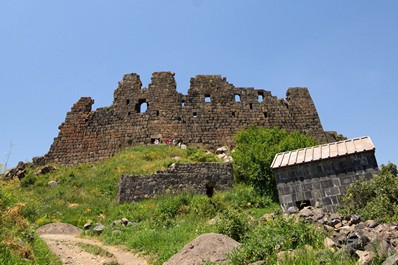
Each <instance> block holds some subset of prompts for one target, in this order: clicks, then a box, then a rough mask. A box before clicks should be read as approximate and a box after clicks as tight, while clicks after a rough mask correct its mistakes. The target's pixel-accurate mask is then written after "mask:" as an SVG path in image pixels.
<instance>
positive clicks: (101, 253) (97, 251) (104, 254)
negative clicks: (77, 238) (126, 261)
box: [76, 242, 113, 258]
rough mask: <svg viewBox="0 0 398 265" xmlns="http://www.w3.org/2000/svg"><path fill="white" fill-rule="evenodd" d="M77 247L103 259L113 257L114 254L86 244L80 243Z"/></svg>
mask: <svg viewBox="0 0 398 265" xmlns="http://www.w3.org/2000/svg"><path fill="white" fill-rule="evenodd" d="M76 246H78V247H79V248H81V249H83V250H84V251H85V252H88V253H91V254H93V255H97V256H101V257H109V258H111V257H113V254H112V253H110V252H108V251H106V250H105V249H103V248H101V247H98V246H94V245H91V244H86V243H82V242H79V243H77V244H76Z"/></svg>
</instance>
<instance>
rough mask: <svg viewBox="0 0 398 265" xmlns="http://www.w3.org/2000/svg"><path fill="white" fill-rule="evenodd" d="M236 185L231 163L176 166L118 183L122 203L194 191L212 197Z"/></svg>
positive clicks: (124, 178) (125, 179)
mask: <svg viewBox="0 0 398 265" xmlns="http://www.w3.org/2000/svg"><path fill="white" fill-rule="evenodd" d="M233 182H234V176H233V169H232V165H231V164H230V163H197V164H174V165H172V166H171V167H170V168H169V169H168V170H164V171H158V172H157V173H156V174H153V175H145V176H127V175H124V176H122V177H121V179H120V181H119V203H124V202H134V201H138V200H142V199H147V198H152V197H154V196H156V195H160V194H165V193H176V192H183V191H193V192H197V193H200V194H207V195H208V196H212V195H213V192H214V191H215V190H218V191H220V190H226V189H228V188H230V187H232V185H233Z"/></svg>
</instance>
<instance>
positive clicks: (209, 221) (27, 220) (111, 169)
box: [0, 128, 396, 264]
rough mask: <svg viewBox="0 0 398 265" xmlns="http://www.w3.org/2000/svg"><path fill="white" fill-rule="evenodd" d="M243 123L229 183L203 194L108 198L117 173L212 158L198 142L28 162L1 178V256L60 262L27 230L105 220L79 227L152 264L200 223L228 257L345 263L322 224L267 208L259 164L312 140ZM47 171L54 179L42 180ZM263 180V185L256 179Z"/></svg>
mask: <svg viewBox="0 0 398 265" xmlns="http://www.w3.org/2000/svg"><path fill="white" fill-rule="evenodd" d="M249 132H251V133H247V132H242V133H240V134H239V135H238V137H237V148H236V151H235V153H234V155H233V156H234V159H235V160H234V163H235V167H237V168H238V169H237V172H236V174H237V175H236V177H237V182H238V183H237V184H236V185H235V186H234V187H233V188H232V189H231V190H229V191H226V192H216V193H215V194H214V196H213V197H212V198H208V197H207V196H203V195H198V194H193V193H189V192H184V193H178V194H166V195H163V196H159V197H156V198H154V199H149V200H144V201H140V202H136V203H133V204H131V203H125V204H121V205H118V204H117V191H118V180H119V178H120V176H121V175H122V174H131V175H139V174H149V173H154V172H156V170H159V169H166V168H168V167H169V166H170V165H171V164H172V163H175V162H177V161H178V162H182V163H184V162H195V161H202V162H203V161H217V157H216V156H215V155H211V154H207V153H206V152H205V151H204V150H201V149H196V148H188V150H181V149H179V148H174V147H170V146H164V145H159V146H155V145H154V146H138V147H132V148H130V149H128V150H125V151H123V152H121V153H119V154H117V155H115V156H114V157H112V158H110V159H107V160H104V161H102V162H98V163H93V164H84V165H80V166H76V167H62V166H56V168H57V169H56V170H55V171H52V172H50V173H47V174H44V175H40V174H37V169H35V168H29V169H28V172H27V174H26V176H25V177H24V178H23V179H22V180H21V181H19V180H12V181H1V183H0V184H1V185H0V214H1V216H2V218H1V219H0V264H59V261H58V260H57V258H56V257H54V256H52V254H51V253H50V252H49V251H48V249H47V248H46V246H45V245H44V243H43V242H42V241H41V240H40V239H39V238H38V236H37V235H36V233H35V232H34V230H35V229H36V228H37V227H39V226H42V225H44V224H47V223H51V222H64V223H70V224H73V225H75V226H78V227H82V226H83V225H84V224H85V223H88V222H93V223H103V224H104V225H106V228H105V230H104V231H103V233H102V234H101V235H99V236H98V235H96V234H94V233H93V232H92V231H91V230H88V231H86V232H85V234H86V236H93V237H94V236H95V237H100V239H101V240H103V241H104V242H106V243H108V244H115V245H119V244H122V245H125V246H127V247H128V248H130V249H132V250H135V251H139V252H141V253H142V254H144V255H146V256H147V258H148V259H149V260H150V263H151V264H162V263H163V262H164V261H166V260H168V259H169V258H170V257H171V256H172V255H173V254H175V253H176V252H177V251H179V250H180V249H181V248H182V247H183V246H184V245H185V244H186V243H188V242H189V241H191V240H193V239H194V238H196V237H197V236H198V235H200V234H203V233H208V232H217V233H223V234H226V235H228V236H230V237H232V238H234V239H235V240H237V241H239V242H241V243H243V247H242V248H240V249H239V250H237V251H235V252H233V253H231V255H230V259H231V262H232V263H233V264H248V263H251V262H254V261H257V260H264V261H265V263H266V264H275V263H276V261H277V260H278V256H277V254H278V252H280V251H294V253H295V254H294V255H289V256H286V257H284V258H280V259H279V261H278V262H279V263H280V264H353V261H352V260H350V259H348V258H346V257H344V255H343V254H342V253H340V252H339V253H336V252H332V251H330V250H327V249H325V247H324V245H323V240H324V239H325V237H326V234H325V232H324V231H321V230H319V229H316V228H314V226H313V225H312V224H309V223H304V222H303V221H300V220H295V219H285V218H282V217H281V215H280V214H277V213H276V211H277V210H278V209H279V205H278V203H277V202H276V201H275V191H273V188H274V186H273V185H274V183H273V182H272V175H269V174H271V173H270V172H269V171H268V168H267V165H268V167H269V165H270V163H271V162H272V157H273V156H274V155H275V153H276V152H280V151H285V150H288V149H292V148H299V147H304V146H307V145H310V144H312V143H313V140H312V139H308V138H306V137H304V136H302V135H299V134H296V133H293V134H288V133H286V132H285V131H279V130H277V129H271V130H265V129H260V128H252V129H250V130H249ZM256 143H257V144H256ZM242 146H244V147H242ZM244 150H246V152H244ZM249 158H250V159H249ZM263 161H267V163H268V164H265V163H263ZM256 163H261V165H256ZM245 170H246V171H245ZM385 171H388V172H389V173H388V174H387V173H386V174H387V175H388V176H389V177H392V175H394V174H390V173H391V171H393V170H392V169H391V167H390V166H389V167H388V170H387V169H385ZM382 172H384V171H383V170H382ZM383 174H384V173H383ZM383 174H381V175H383ZM395 177H396V167H395ZM52 180H55V181H57V182H58V185H56V186H53V187H50V186H49V185H48V182H49V181H52ZM262 181H264V182H265V183H266V184H264V185H263V184H261V185H260V186H259V184H260V183H262ZM385 181H386V183H387V181H390V179H388V180H387V179H385ZM390 189H393V188H392V187H390ZM351 205H356V202H352V203H351ZM353 207H354V206H353ZM351 209H356V208H350V210H351ZM266 213H274V214H275V218H274V219H273V220H268V221H266V222H264V221H260V217H261V216H263V215H264V214H266ZM3 217H4V218H3ZM122 218H127V219H129V220H130V221H131V225H129V226H119V225H115V226H112V222H113V221H114V220H118V219H122Z"/></svg>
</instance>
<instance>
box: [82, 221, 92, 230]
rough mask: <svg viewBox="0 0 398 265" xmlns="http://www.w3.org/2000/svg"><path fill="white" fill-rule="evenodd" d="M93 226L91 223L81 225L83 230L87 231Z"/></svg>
mask: <svg viewBox="0 0 398 265" xmlns="http://www.w3.org/2000/svg"><path fill="white" fill-rule="evenodd" d="M92 225H93V223H91V222H90V223H85V224H84V225H83V229H84V230H88V229H90V228H91V226H92Z"/></svg>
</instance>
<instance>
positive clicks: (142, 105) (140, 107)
mask: <svg viewBox="0 0 398 265" xmlns="http://www.w3.org/2000/svg"><path fill="white" fill-rule="evenodd" d="M147 109H148V102H146V99H139V100H138V104H137V105H135V111H136V112H137V113H144V112H146V111H147Z"/></svg>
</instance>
